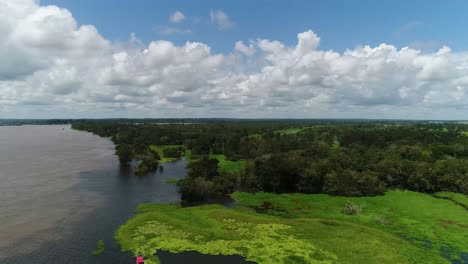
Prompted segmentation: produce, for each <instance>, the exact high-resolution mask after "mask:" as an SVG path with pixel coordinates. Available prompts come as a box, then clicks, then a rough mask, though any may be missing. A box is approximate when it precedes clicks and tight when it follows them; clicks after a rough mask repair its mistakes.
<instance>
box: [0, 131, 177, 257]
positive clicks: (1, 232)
mask: <svg viewBox="0 0 468 264" xmlns="http://www.w3.org/2000/svg"><path fill="white" fill-rule="evenodd" d="M185 165H186V164H185V161H183V160H181V161H176V162H171V163H165V164H164V171H162V172H156V173H154V174H151V175H146V176H135V175H133V172H132V171H131V169H121V168H120V167H119V164H118V160H117V157H116V156H115V155H114V145H113V143H112V142H111V141H110V140H108V139H105V138H101V137H98V136H96V135H92V134H90V133H86V132H80V131H74V130H71V129H70V127H69V126H12V127H8V126H4V127H0V263H59V262H60V263H132V261H131V257H130V256H128V255H126V254H123V253H121V252H120V250H119V248H118V246H116V245H115V242H114V239H113V237H112V236H113V233H114V232H115V230H117V228H118V227H119V225H121V224H122V223H124V222H125V221H126V220H127V219H128V218H130V217H131V216H132V213H133V211H134V209H135V207H136V206H137V205H138V204H139V203H142V202H164V203H166V202H178V201H179V199H180V198H179V195H178V193H177V191H176V189H175V186H174V185H173V184H167V183H165V179H166V178H183V177H184V176H185V174H186V171H185ZM100 239H102V240H104V242H105V245H106V249H105V251H104V254H103V255H102V256H98V257H95V256H92V255H91V251H93V250H95V249H96V242H97V241H98V240H100Z"/></svg>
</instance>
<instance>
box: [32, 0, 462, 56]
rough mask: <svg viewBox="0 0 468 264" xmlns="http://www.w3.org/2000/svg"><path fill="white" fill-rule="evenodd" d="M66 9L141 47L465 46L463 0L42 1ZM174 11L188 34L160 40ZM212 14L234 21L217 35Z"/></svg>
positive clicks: (83, 21) (110, 36)
mask: <svg viewBox="0 0 468 264" xmlns="http://www.w3.org/2000/svg"><path fill="white" fill-rule="evenodd" d="M41 4H55V5H59V6H62V7H65V8H67V9H69V10H70V11H71V12H72V13H73V15H74V17H75V18H76V20H77V21H78V22H79V23H80V24H92V25H95V26H96V27H97V28H98V30H99V32H100V33H101V34H102V35H103V36H104V37H106V38H108V39H111V40H120V41H122V40H127V39H128V38H129V35H130V33H131V32H135V33H136V35H137V37H138V38H140V39H141V40H143V41H145V42H149V41H151V40H156V39H167V40H171V41H173V42H174V43H177V44H183V43H184V42H185V41H201V42H204V43H206V44H208V45H210V47H211V48H212V50H213V51H215V52H228V51H230V50H232V47H233V45H234V43H235V42H236V41H238V40H250V39H257V38H266V39H274V40H279V41H281V42H283V43H285V44H290V45H293V44H294V43H295V41H296V39H295V36H296V34H297V33H298V32H302V31H305V30H307V29H312V30H313V31H314V32H315V33H317V34H318V35H319V36H320V37H321V39H322V41H321V48H322V49H333V50H336V51H344V50H345V49H347V48H354V47H356V46H358V45H371V46H376V45H379V44H380V43H389V44H392V45H395V46H397V47H403V46H412V47H416V48H420V49H424V50H426V49H427V50H434V49H436V48H439V47H440V46H441V45H442V44H444V45H448V46H450V47H451V48H452V49H453V50H461V49H464V48H465V47H467V46H468V37H467V35H466V34H461V32H465V31H466V25H468V16H467V15H466V13H467V11H468V2H467V1H456V0H454V1H447V2H441V1H434V0H426V1H422V0H412V1H401V0H393V1H388V0H387V1H372V0H362V1H344V0H327V1H299V0H292V1H266V0H257V1H245V0H238V1H180V0H176V1H150V0H141V1H128V0H99V1H95V0H79V1H76V0H42V1H41ZM176 10H179V11H181V12H182V13H184V15H185V16H186V17H187V19H186V20H185V21H183V22H182V23H180V24H178V25H176V26H177V27H178V28H181V29H188V30H191V31H192V33H191V34H173V35H170V36H168V35H162V34H160V33H158V28H159V29H160V28H163V27H166V26H175V25H170V23H168V17H169V15H170V14H172V13H173V12H175V11H176ZM210 10H222V11H223V12H225V13H226V14H227V15H228V16H229V17H230V18H231V19H232V21H233V22H234V23H235V25H234V27H232V28H231V29H229V30H223V31H220V30H217V29H216V27H214V26H213V25H212V24H211V23H210V17H209V13H210Z"/></svg>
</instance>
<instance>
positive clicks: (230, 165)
mask: <svg viewBox="0 0 468 264" xmlns="http://www.w3.org/2000/svg"><path fill="white" fill-rule="evenodd" d="M210 158H211V159H217V160H218V161H219V163H218V167H219V170H220V171H226V172H240V171H241V170H242V168H244V167H245V160H239V161H230V160H226V157H225V156H224V155H222V154H221V155H215V154H211V155H210Z"/></svg>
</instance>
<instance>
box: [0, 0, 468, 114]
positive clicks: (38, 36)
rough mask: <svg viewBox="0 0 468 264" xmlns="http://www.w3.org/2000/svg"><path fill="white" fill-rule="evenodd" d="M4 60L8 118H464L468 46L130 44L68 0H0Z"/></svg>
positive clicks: (1, 81)
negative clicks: (223, 49) (216, 48)
mask: <svg viewBox="0 0 468 264" xmlns="http://www.w3.org/2000/svg"><path fill="white" fill-rule="evenodd" d="M246 43H247V44H246ZM0 62H1V63H0V117H43V118H44V117H105V116H107V117H149V116H152V117H187V116H188V117H200V116H220V117H367V118H467V115H466V111H464V109H466V108H467V107H468V77H467V76H468V53H467V52H454V51H452V50H451V49H450V48H448V47H445V46H442V47H440V48H439V49H437V50H436V51H434V52H422V51H420V50H418V49H414V48H408V47H405V48H401V49H398V48H396V47H395V46H393V45H389V44H381V45H378V46H376V47H371V46H361V47H357V48H353V49H348V50H346V51H345V52H342V53H339V52H335V51H331V50H322V49H320V37H319V36H317V34H315V33H314V32H313V31H311V30H308V31H305V32H302V33H299V34H298V35H297V42H296V44H295V45H286V44H284V43H282V42H280V41H277V40H268V39H257V40H254V41H249V42H243V41H238V42H236V43H234V48H233V51H232V52H230V53H227V54H221V53H213V52H212V51H211V48H210V47H209V46H208V45H206V44H204V43H200V42H187V43H185V44H183V45H176V44H174V43H172V42H170V41H165V40H157V41H152V42H150V43H149V44H147V45H146V44H143V43H142V42H140V41H138V40H137V39H136V37H135V36H134V35H133V37H132V39H131V40H130V41H129V43H127V44H125V45H123V44H122V43H113V42H111V41H108V40H106V39H105V38H104V37H102V36H101V35H100V34H99V32H98V30H97V29H96V28H95V27H93V26H91V25H82V26H79V25H78V23H77V22H76V21H75V19H74V18H73V16H72V14H71V13H70V12H69V11H68V10H66V9H62V8H59V7H56V6H40V5H38V3H37V2H36V1H34V0H15V1H13V0H0Z"/></svg>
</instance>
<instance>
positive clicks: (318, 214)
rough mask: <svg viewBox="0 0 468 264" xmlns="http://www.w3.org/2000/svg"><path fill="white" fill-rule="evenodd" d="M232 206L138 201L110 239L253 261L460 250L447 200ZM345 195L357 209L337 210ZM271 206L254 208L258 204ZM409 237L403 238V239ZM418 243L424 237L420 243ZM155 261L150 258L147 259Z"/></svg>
mask: <svg viewBox="0 0 468 264" xmlns="http://www.w3.org/2000/svg"><path fill="white" fill-rule="evenodd" d="M233 197H234V198H235V199H236V200H237V201H238V206H236V207H235V208H233V209H228V208H225V207H223V206H219V205H204V206H198V207H185V208H183V207H180V206H179V205H175V204H143V205H141V206H139V207H138V209H137V215H136V216H135V217H133V218H132V219H130V220H129V221H128V222H127V223H125V224H124V225H123V226H121V227H120V228H119V230H118V231H117V233H116V235H115V237H116V239H117V241H118V242H119V243H120V245H121V247H122V249H123V250H124V251H131V252H133V254H135V255H137V254H144V255H146V256H152V255H154V254H155V253H156V251H157V250H159V249H162V250H169V251H171V252H182V251H190V250H195V251H198V252H200V253H203V254H221V255H232V254H239V255H242V256H244V257H245V258H246V259H247V260H250V261H254V262H257V263H265V264H269V263H278V264H281V263H364V264H365V263H449V262H448V261H447V260H446V259H444V258H443V257H442V256H441V254H440V250H441V248H447V247H450V248H451V249H453V252H452V255H451V257H453V258H456V257H457V255H458V254H459V253H461V252H463V251H465V252H466V249H467V248H468V239H467V237H468V229H467V228H466V227H464V225H466V224H468V223H467V222H468V217H467V216H468V215H467V212H466V210H465V209H463V208H461V207H460V206H457V205H455V204H453V203H452V202H451V201H448V200H444V199H437V198H434V197H432V196H430V195H426V194H421V193H415V192H409V191H389V192H387V193H386V195H384V196H379V197H361V198H350V197H332V196H328V195H323V194H318V195H305V194H283V195H276V194H270V193H257V194H248V193H234V194H233ZM348 200H350V201H351V202H352V203H355V204H365V205H366V206H365V210H364V211H363V212H361V213H360V214H355V215H346V214H343V213H342V212H341V210H342V208H343V205H344V204H345V203H346V202H347V201H348ZM265 204H268V205H271V206H269V207H271V208H274V209H275V210H266V211H265V212H262V213H257V212H256V210H255V209H254V208H259V207H261V206H262V205H265ZM277 212H281V214H277ZM409 238H411V239H409ZM426 241H430V242H431V247H427V246H426V244H427V243H425V242H426ZM148 263H150V264H151V263H155V262H148Z"/></svg>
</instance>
